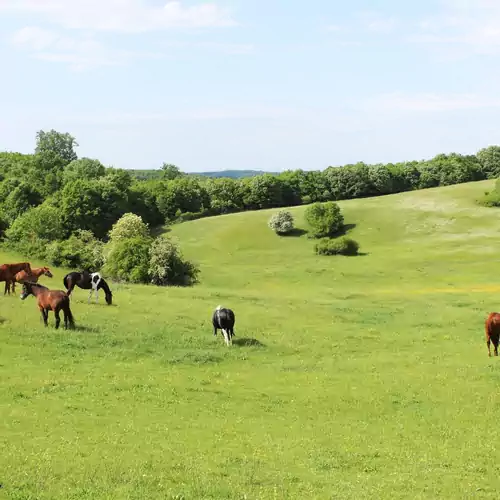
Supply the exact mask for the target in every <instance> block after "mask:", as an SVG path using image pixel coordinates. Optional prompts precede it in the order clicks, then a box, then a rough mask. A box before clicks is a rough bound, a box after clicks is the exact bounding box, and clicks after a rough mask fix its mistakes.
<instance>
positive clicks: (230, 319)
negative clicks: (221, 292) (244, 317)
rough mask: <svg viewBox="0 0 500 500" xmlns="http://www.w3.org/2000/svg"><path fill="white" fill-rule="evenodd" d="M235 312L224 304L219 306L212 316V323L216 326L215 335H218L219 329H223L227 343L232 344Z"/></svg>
mask: <svg viewBox="0 0 500 500" xmlns="http://www.w3.org/2000/svg"><path fill="white" fill-rule="evenodd" d="M234 322H235V317H234V312H233V311H232V310H231V309H226V308H225V307H222V306H217V309H216V310H215V311H214V314H213V316H212V325H213V327H214V335H215V336H217V330H218V329H219V328H220V329H221V330H222V336H223V337H224V341H225V342H226V345H229V344H232V343H233V339H232V337H234Z"/></svg>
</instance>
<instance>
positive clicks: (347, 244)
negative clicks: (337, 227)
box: [314, 236, 359, 255]
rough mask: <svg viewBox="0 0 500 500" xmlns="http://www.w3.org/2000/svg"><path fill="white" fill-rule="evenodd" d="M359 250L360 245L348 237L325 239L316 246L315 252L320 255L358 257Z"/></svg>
mask: <svg viewBox="0 0 500 500" xmlns="http://www.w3.org/2000/svg"><path fill="white" fill-rule="evenodd" d="M358 250H359V244H358V243H357V242H356V241H354V240H353V239H351V238H347V237H346V236H342V237H340V238H336V239H331V238H323V239H321V240H320V241H318V242H317V243H316V244H315V245H314V252H315V253H317V254H318V255H356V254H357V253H358Z"/></svg>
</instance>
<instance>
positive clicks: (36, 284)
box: [23, 281, 48, 290]
mask: <svg viewBox="0 0 500 500" xmlns="http://www.w3.org/2000/svg"><path fill="white" fill-rule="evenodd" d="M23 284H25V285H30V286H37V287H38V288H45V290H48V288H47V287H46V286H43V285H41V284H40V283H34V282H33V281H24V282H23Z"/></svg>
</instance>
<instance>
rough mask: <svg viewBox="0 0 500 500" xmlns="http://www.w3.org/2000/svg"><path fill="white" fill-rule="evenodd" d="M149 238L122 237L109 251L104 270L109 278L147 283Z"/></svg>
mask: <svg viewBox="0 0 500 500" xmlns="http://www.w3.org/2000/svg"><path fill="white" fill-rule="evenodd" d="M150 246H151V238H144V237H137V238H127V239H122V240H120V241H118V242H117V243H115V244H114V245H113V247H112V249H111V251H110V252H109V254H108V256H107V259H106V264H105V265H104V272H105V273H106V274H107V275H108V276H110V277H111V278H115V279H117V280H122V281H129V282H131V283H147V282H148V277H149V276H148V269H149V247H150Z"/></svg>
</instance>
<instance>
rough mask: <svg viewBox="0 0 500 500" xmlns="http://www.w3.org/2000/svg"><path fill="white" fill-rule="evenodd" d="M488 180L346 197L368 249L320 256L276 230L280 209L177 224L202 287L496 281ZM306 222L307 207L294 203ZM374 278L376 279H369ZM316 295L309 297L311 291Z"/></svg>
mask: <svg viewBox="0 0 500 500" xmlns="http://www.w3.org/2000/svg"><path fill="white" fill-rule="evenodd" d="M491 186H492V183H491V181H485V182H477V183H471V184H463V185H459V186H450V187H446V188H437V189H428V190H423V191H414V192H411V193H401V194H396V195H390V196H385V197H378V198H370V199H361V200H359V199H358V200H348V201H342V202H340V203H339V204H340V206H341V208H342V211H343V214H344V217H345V222H346V224H347V225H348V226H349V231H348V234H349V236H350V237H353V238H354V239H356V240H357V241H358V242H359V243H360V245H361V248H360V251H361V253H365V254H367V255H365V256H359V257H350V258H347V257H338V258H328V257H322V258H319V257H317V256H315V255H314V254H313V251H312V248H313V245H314V242H313V241H311V240H310V239H308V238H307V236H306V235H303V236H301V237H299V238H298V237H294V236H291V237H281V238H280V237H277V236H276V235H275V234H274V233H273V232H272V231H271V230H270V229H269V228H268V227H267V221H268V219H269V217H270V216H271V214H272V213H274V212H276V210H263V211H256V212H247V213H239V214H232V215H227V216H221V217H213V218H208V219H203V220H198V221H192V222H189V223H184V224H181V225H176V226H173V231H172V235H173V236H176V237H178V238H179V240H180V242H181V245H182V248H183V250H184V251H185V253H186V255H188V256H189V257H190V258H193V259H195V260H196V261H197V262H199V263H200V264H201V267H202V270H203V284H204V286H210V287H217V288H224V287H229V288H230V289H232V290H240V291H241V294H242V295H244V294H247V293H249V294H250V295H255V294H257V295H261V296H262V294H264V295H265V296H266V297H269V298H270V299H272V297H273V296H275V295H276V292H277V293H278V294H279V297H282V296H283V294H284V295H285V296H290V297H294V296H299V297H300V296H302V295H303V293H304V289H305V288H307V287H312V288H314V290H315V293H316V294H319V295H321V297H331V298H334V297H339V296H344V295H346V294H350V293H365V294H369V295H373V294H376V293H386V292H391V291H392V292H396V291H397V293H399V292H400V291H401V290H407V291H408V292H410V291H412V290H413V291H415V290H416V289H418V288H421V287H423V286H425V287H427V286H428V285H429V276H432V285H433V286H434V287H446V286H455V287H459V286H461V285H462V284H470V279H471V277H470V275H471V274H472V273H473V274H474V283H475V284H476V285H481V284H486V283H489V282H490V280H491V271H490V270H489V268H488V266H486V265H485V261H488V260H491V259H494V258H495V257H494V256H495V254H496V252H497V249H498V244H499V242H500V217H499V216H498V212H497V211H495V210H494V209H491V208H482V207H479V206H478V205H477V204H476V203H475V199H476V198H478V197H479V196H481V195H482V194H483V192H484V191H485V190H487V189H488V188H489V187H491ZM289 210H290V211H291V212H292V213H293V215H294V217H295V219H296V226H297V227H299V228H303V229H306V225H305V223H304V220H303V214H304V210H305V207H293V208H290V209H289ZM368 285H369V286H368ZM311 298H312V297H311Z"/></svg>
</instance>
